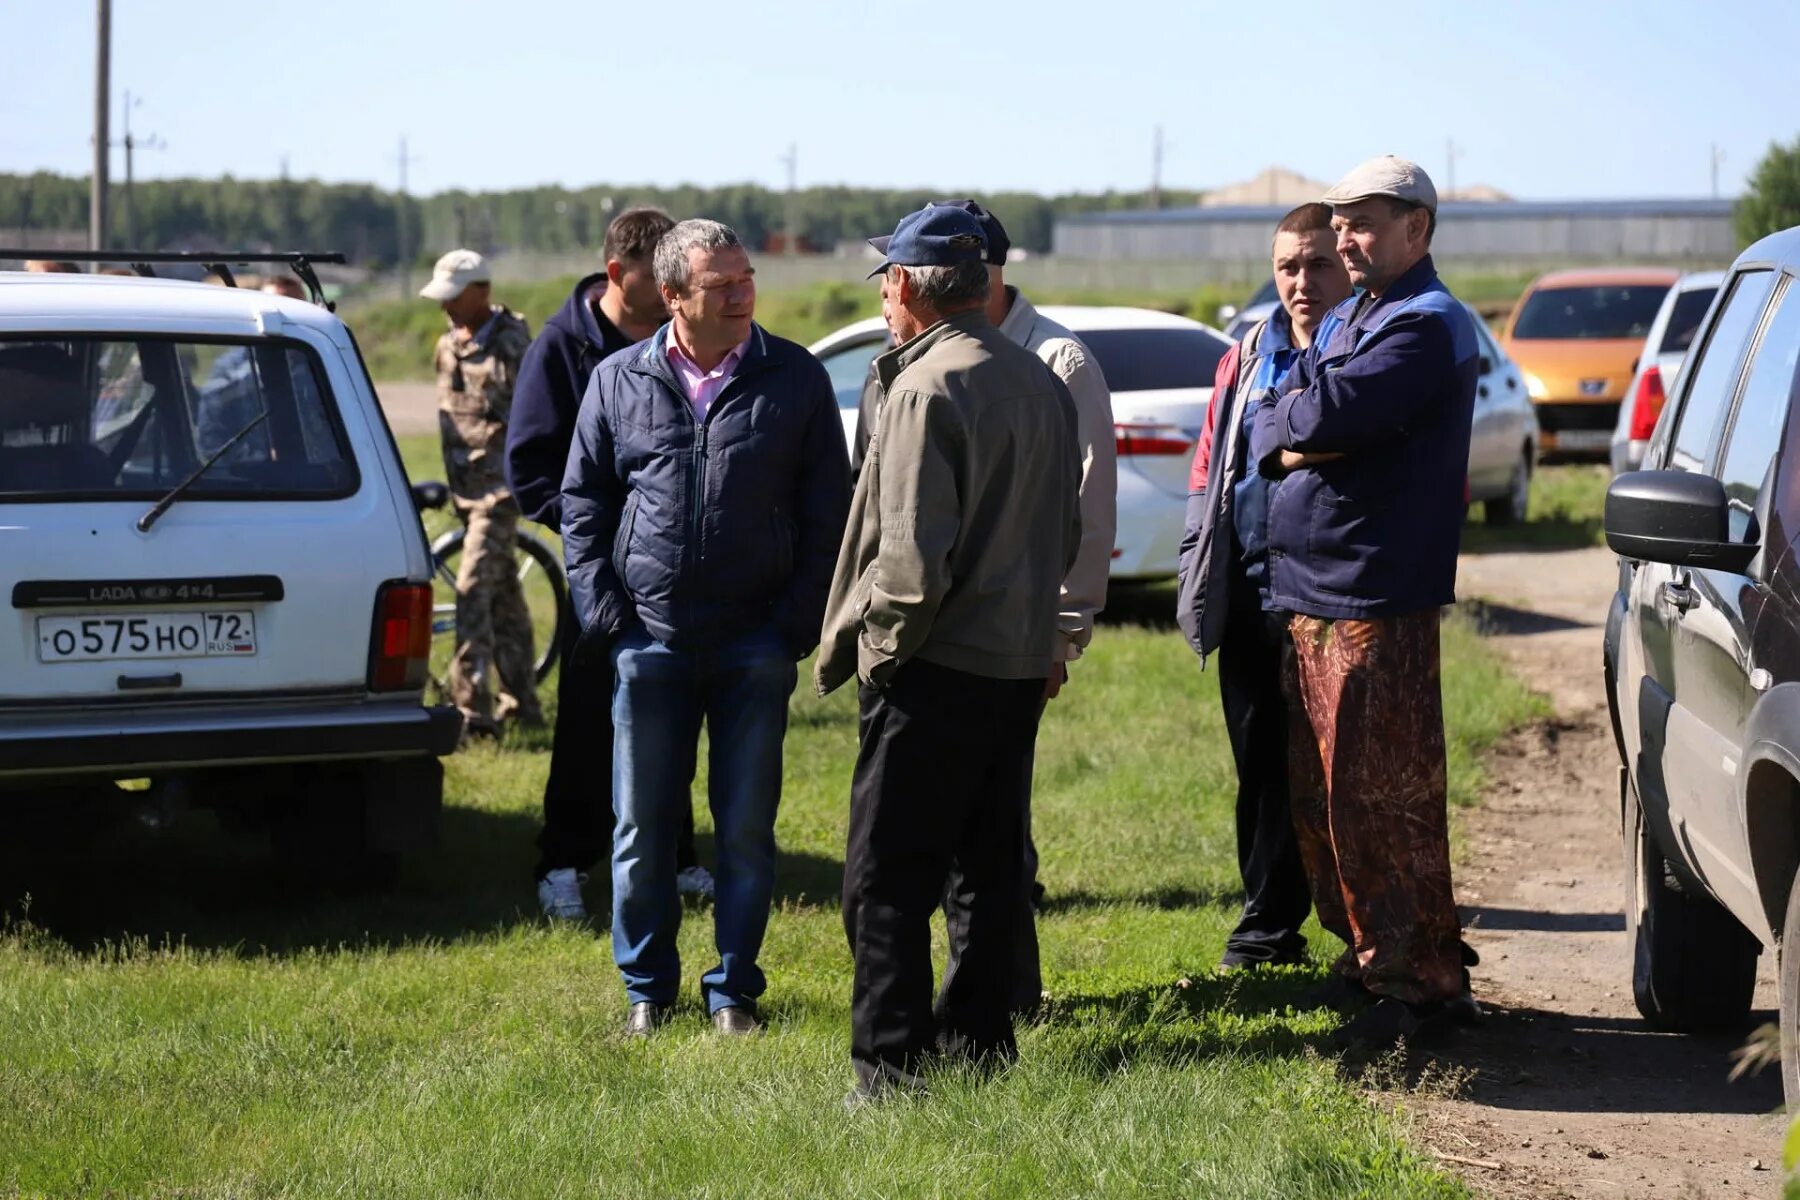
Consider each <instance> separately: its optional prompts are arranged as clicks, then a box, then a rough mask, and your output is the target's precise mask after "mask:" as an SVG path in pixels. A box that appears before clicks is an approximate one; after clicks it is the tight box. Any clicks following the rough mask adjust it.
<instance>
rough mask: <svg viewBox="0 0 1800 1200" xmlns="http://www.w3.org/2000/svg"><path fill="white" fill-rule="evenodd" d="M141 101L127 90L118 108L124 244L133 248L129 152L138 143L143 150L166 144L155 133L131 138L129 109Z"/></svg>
mask: <svg viewBox="0 0 1800 1200" xmlns="http://www.w3.org/2000/svg"><path fill="white" fill-rule="evenodd" d="M143 102H144V98H143V97H142V96H139V97H138V98H137V99H136V100H133V99H132V98H131V92H130V91H129V90H127V91H126V93H125V102H124V104H123V105H121V106H120V108H119V116H120V119H121V121H122V122H123V124H124V132H125V137H124V139H123V144H124V146H125V244H126V245H127V246H128V247H131V248H133V249H136V248H137V202H136V199H135V198H134V194H133V192H132V190H131V152H132V151H133V150H134V149H135V148H137V147H138V146H139V145H142V147H143V148H144V149H145V150H161V149H162V148H163V147H164V146H165V145H167V144H168V143H166V142H164V141H163V140H162V139H161V138H160V137H157V136H156V135H155V134H151V135H150V136H149V137H147V138H145V139H144V140H143V142H141V143H139V142H136V141H134V140H132V136H131V110H132V109H133V108H136V107H137V106H138V105H140V104H142V103H143Z"/></svg>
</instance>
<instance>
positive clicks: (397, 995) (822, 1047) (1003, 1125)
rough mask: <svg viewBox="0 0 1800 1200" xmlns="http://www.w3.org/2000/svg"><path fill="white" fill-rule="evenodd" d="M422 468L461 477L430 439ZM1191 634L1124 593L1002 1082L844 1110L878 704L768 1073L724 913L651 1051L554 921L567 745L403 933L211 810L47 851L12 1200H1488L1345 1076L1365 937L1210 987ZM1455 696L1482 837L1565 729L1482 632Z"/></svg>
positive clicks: (1216, 889)
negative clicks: (553, 834)
mask: <svg viewBox="0 0 1800 1200" xmlns="http://www.w3.org/2000/svg"><path fill="white" fill-rule="evenodd" d="M404 444H405V448H406V451H407V456H408V458H409V460H413V461H415V462H418V461H420V460H423V461H424V462H426V463H428V462H429V461H430V460H431V457H432V451H431V446H430V444H429V439H428V438H427V439H418V438H415V439H407V440H406V442H405V443H404ZM1171 606H1172V590H1171V588H1169V587H1168V586H1166V585H1165V586H1158V587H1149V588H1132V589H1124V590H1122V591H1121V593H1120V594H1119V596H1118V597H1117V602H1116V604H1115V609H1116V610H1117V613H1118V619H1117V620H1116V621H1115V622H1114V623H1109V624H1107V625H1105V626H1104V627H1103V628H1102V629H1101V630H1100V631H1099V633H1098V635H1097V637H1096V639H1095V644H1094V647H1093V649H1092V651H1091V652H1090V654H1089V656H1088V657H1087V658H1086V659H1085V660H1084V661H1083V662H1082V663H1080V664H1079V665H1078V666H1077V668H1076V673H1075V677H1074V680H1073V682H1072V683H1071V685H1070V688H1069V690H1068V691H1066V692H1065V694H1064V696H1063V698H1061V699H1059V700H1057V701H1056V702H1055V703H1054V704H1052V705H1051V707H1050V710H1049V712H1048V714H1047V716H1046V718H1045V722H1044V727H1043V732H1042V735H1041V737H1040V739H1039V743H1038V745H1039V752H1038V768H1037V790H1036V800H1035V806H1036V807H1035V827H1036V831H1037V837H1038V842H1039V846H1040V849H1041V851H1042V855H1043V881H1044V883H1045V885H1046V887H1047V888H1048V890H1049V895H1050V901H1049V904H1048V905H1047V908H1046V911H1045V913H1044V914H1043V916H1042V918H1041V920H1040V930H1041V936H1042V943H1043V958H1044V971H1045V979H1046V985H1047V987H1048V988H1049V989H1050V991H1051V992H1052V994H1053V1002H1052V1004H1051V1006H1050V1008H1049V1010H1048V1015H1047V1017H1046V1019H1045V1020H1043V1021H1042V1022H1041V1023H1038V1024H1034V1025H1032V1026H1030V1027H1028V1028H1026V1029H1025V1030H1024V1031H1023V1032H1022V1036H1021V1058H1020V1061H1019V1064H1018V1065H1017V1067H1016V1068H1014V1069H1012V1070H1010V1071H1008V1072H1007V1073H1005V1074H1004V1075H1003V1076H1001V1077H1000V1078H997V1079H994V1080H991V1081H988V1082H985V1083H982V1082H978V1081H975V1080H972V1079H966V1078H957V1077H952V1078H947V1079H944V1080H941V1081H940V1082H939V1083H938V1084H937V1085H936V1087H935V1090H934V1094H933V1096H932V1097H931V1098H930V1099H929V1100H927V1101H924V1102H916V1103H915V1102H903V1103H899V1104H896V1105H894V1106H891V1107H887V1108H883V1109H879V1110H874V1111H867V1112H863V1113H860V1114H857V1115H856V1116H854V1117H847V1116H846V1115H845V1114H844V1113H843V1112H842V1110H841V1109H840V1108H839V1106H838V1101H839V1099H840V1097H841V1096H842V1094H843V1092H844V1090H845V1088H846V1087H847V1085H848V1082H849V1070H848V1060H847V1033H848V1029H847V1026H848V999H849V956H848V952H847V950H846V949H845V946H844V939H843V931H842V927H841V924H840V921H839V917H838V911H837V906H836V897H837V892H838V888H839V879H840V872H841V861H842V853H843V843H844V834H845V818H846V810H847V806H848V782H849V777H850V770H851V765H852V763H853V761H854V756H855V746H856V726H855V704H854V698H853V696H851V695H850V694H848V693H847V692H842V691H841V692H839V693H838V694H836V695H833V696H831V697H829V698H826V699H823V700H821V699H818V698H815V697H814V696H812V695H811V693H810V691H809V690H808V689H807V688H806V687H805V686H804V685H803V686H802V689H801V690H800V692H799V693H797V694H796V696H795V697H794V699H793V701H792V703H791V706H790V721H791V730H790V734H789V738H788V743H787V771H786V785H785V791H784V795H783V801H782V809H781V815H780V819H779V822H778V826H777V833H778V837H779V841H780V845H781V860H780V864H779V878H778V901H777V903H778V911H777V912H776V913H775V915H774V917H773V920H772V922H771V925H770V929H769V937H768V944H767V947H766V951H765V954H764V958H763V965H764V967H765V969H766V970H767V972H768V975H769V979H770V990H769V993H768V996H767V997H766V1012H767V1016H768V1018H769V1023H770V1032H769V1033H768V1035H767V1036H765V1037H763V1038H760V1039H758V1040H755V1041H753V1042H747V1043H729V1044H728V1043H721V1042H719V1041H716V1040H714V1039H713V1038H712V1037H710V1036H709V1034H708V1032H707V1030H706V1026H705V1022H704V1015H703V1010H702V1008H701V1005H700V1003H699V1000H698V997H697V994H696V991H695V989H694V987H693V986H692V985H693V983H694V981H695V979H696V978H697V976H698V974H699V972H700V970H702V969H703V968H704V967H705V966H707V965H709V964H710V961H711V960H710V959H709V958H708V953H709V951H710V928H709V924H710V923H709V920H708V916H709V913H708V910H707V909H705V908H704V907H690V908H689V909H688V910H687V918H688V919H687V921H686V922H685V924H684V927H683V930H682V936H681V946H682V951H683V962H684V964H685V971H686V974H687V976H688V979H689V983H690V987H689V989H688V994H687V996H686V997H685V998H684V1000H683V1002H682V1006H681V1008H680V1011H679V1012H678V1015H677V1019H676V1021H675V1023H674V1024H673V1025H672V1026H670V1027H669V1028H668V1029H666V1030H665V1031H664V1032H663V1033H662V1034H661V1035H660V1036H658V1037H657V1038H655V1039H653V1040H652V1041H650V1042H649V1043H648V1044H634V1043H630V1042H627V1041H626V1040H625V1039H624V1038H622V1037H621V1036H620V1035H619V1032H618V1029H619V1026H620V1023H621V1021H622V1018H623V1015H624V1008H625V1003H624V996H623V993H622V989H621V988H620V985H619V982H618V978H617V975H616V973H615V972H614V970H613V968H612V966H611V962H610V956H609V953H608V949H607V945H606V940H605V936H604V932H603V931H602V932H599V933H596V932H595V931H593V930H588V929H568V928H557V929H552V928H547V927H545V926H543V925H542V924H540V923H539V922H538V921H537V920H535V919H534V917H533V915H532V914H533V909H534V907H535V904H534V897H533V896H532V894H531V884H530V868H531V863H532V860H533V858H534V851H533V847H532V838H533V837H534V836H535V833H536V830H537V821H538V810H539V802H540V797H541V794H542V787H543V781H544V776H545V772H546V769H547V765H548V755H547V752H546V748H545V745H544V739H542V738H541V737H527V738H515V739H513V740H511V741H509V742H508V743H506V744H504V745H501V746H498V747H495V746H492V745H482V746H478V747H476V748H474V749H471V750H468V751H465V752H463V753H460V754H458V755H456V756H455V757H453V758H452V759H450V760H448V762H447V796H448V809H447V812H446V829H445V840H444V844H443V845H442V846H441V847H440V848H439V849H438V850H436V851H433V852H430V853H425V854H421V855H418V856H416V857H414V858H412V859H410V860H409V861H408V863H407V865H406V868H405V871H404V873H403V876H402V879H401V881H400V884H399V886H398V887H397V889H395V891H393V892H392V893H391V894H388V895H384V896H380V897H373V898H365V899H336V900H334V899H327V898H320V897H317V896H312V897H297V896H293V895H289V894H287V893H286V892H284V891H283V890H282V888H281V887H280V886H279V884H277V883H276V882H275V881H274V880H273V879H272V878H271V876H270V874H269V872H268V870H267V867H266V863H267V859H266V857H265V852H264V850H263V849H262V847H261V846H260V845H259V844H258V843H257V842H255V841H254V840H251V839H244V838H235V837H231V836H228V835H226V834H225V833H223V832H222V831H220V830H219V829H217V828H216V827H215V824H214V822H213V820H212V818H211V817H210V816H209V815H207V814H191V815H189V816H188V817H187V818H185V819H183V820H181V821H177V822H176V823H174V824H173V825H172V826H169V827H167V828H164V829H161V830H153V829H151V828H149V827H147V826H146V825H145V824H144V823H142V822H139V821H123V822H115V823H111V824H107V825H104V826H95V825H90V824H86V823H83V826H82V828H81V831H80V837H79V839H77V840H76V841H74V842H72V843H52V842H49V841H46V840H42V839H40V840H39V841H37V842H35V843H34V842H31V841H30V840H29V839H24V840H21V839H19V838H17V837H14V838H12V839H10V840H9V842H8V843H7V844H6V845H4V846H0V868H3V869H4V873H0V879H4V880H6V881H7V887H8V894H7V896H6V899H7V900H8V901H14V902H16V901H18V900H19V898H20V897H21V895H23V894H24V893H25V892H27V891H28V892H30V893H31V894H32V897H33V898H32V900H31V902H30V907H29V912H28V916H27V918H26V920H25V921H23V922H19V921H17V920H15V922H14V924H13V925H12V926H11V927H10V928H8V929H7V930H5V931H4V932H0V1195H5V1194H8V1193H9V1192H10V1191H18V1192H22V1193H25V1194H37V1193H48V1194H58V1195H94V1196H99V1195H176V1194H179V1195H183V1196H195V1197H198V1196H208V1197H210V1196H220V1197H223V1196H234V1197H251V1196H278V1195H279V1196H286V1195H318V1194H326V1193H329V1194H333V1195H345V1196H380V1197H404V1196H421V1197H423V1196H444V1195H457V1196H465V1195H466V1196H487V1195H491V1196H509V1197H510V1196H538V1195H543V1196H561V1195H569V1196H574V1195H582V1196H589V1195H605V1196H703V1197H705V1196H712V1197H735V1196H751V1195H756V1196H760V1195H771V1194H785V1195H791V1196H796V1197H801V1196H805V1197H812V1196H869V1197H877V1196H879V1197H896V1196H967V1195H983V1196H1021V1197H1024V1196H1030V1197H1037V1196H1059V1197H1060V1196H1108V1197H1111V1196H1170V1195H1177V1194H1180V1195H1192V1196H1207V1197H1214V1196H1221V1197H1235V1196H1270V1197H1273V1196H1280V1197H1321V1198H1323V1197H1343V1196H1365V1197H1389V1196H1462V1195H1465V1192H1464V1191H1463V1189H1462V1188H1461V1186H1460V1185H1459V1184H1457V1183H1456V1182H1455V1181H1454V1180H1452V1179H1450V1178H1448V1177H1447V1176H1445V1175H1444V1174H1442V1173H1441V1172H1440V1171H1439V1170H1438V1169H1437V1168H1436V1166H1435V1165H1434V1164H1433V1163H1432V1162H1430V1161H1429V1159H1428V1157H1427V1156H1426V1155H1425V1154H1424V1153H1423V1152H1422V1149H1421V1148H1420V1147H1419V1146H1417V1145H1415V1144H1413V1143H1411V1142H1409V1140H1408V1133H1407V1124H1406V1119H1405V1113H1404V1108H1403V1106H1402V1108H1401V1109H1400V1110H1399V1111H1397V1112H1396V1111H1387V1110H1384V1109H1383V1108H1380V1107H1377V1106H1374V1105H1371V1104H1370V1103H1368V1102H1367V1100H1366V1099H1365V1098H1364V1097H1363V1096H1362V1095H1361V1094H1360V1093H1359V1091H1358V1089H1357V1087H1356V1086H1355V1085H1354V1084H1353V1083H1352V1082H1349V1081H1346V1080H1345V1079H1344V1078H1343V1077H1341V1076H1340V1074H1339V1072H1338V1070H1337V1069H1336V1068H1335V1066H1334V1064H1333V1063H1332V1062H1331V1061H1330V1060H1329V1059H1326V1058H1322V1057H1320V1056H1319V1055H1318V1054H1317V1053H1316V1051H1315V1047H1317V1046H1319V1045H1320V1044H1321V1042H1322V1040H1323V1038H1324V1036H1325V1035H1327V1034H1328V1033H1329V1031H1330V1029H1331V1027H1332V1023H1333V1021H1334V1018H1332V1017H1330V1016H1329V1015H1328V1014H1327V1013H1325V1012H1323V1011H1318V1010H1302V1009H1299V1008H1297V1007H1296V1004H1297V1002H1298V1001H1299V999H1300V997H1301V995H1302V994H1303V993H1304V991H1305V990H1306V988H1307V987H1308V986H1309V985H1310V984H1311V983H1312V982H1313V981H1315V980H1316V979H1317V978H1318V977H1319V970H1320V967H1321V965H1322V964H1323V963H1324V962H1325V961H1327V960H1329V958H1331V957H1332V956H1333V955H1334V954H1335V953H1336V952H1337V947H1336V944H1335V942H1334V940H1333V939H1331V938H1330V937H1329V936H1328V935H1325V934H1322V933H1320V932H1319V931H1318V930H1317V928H1316V926H1315V927H1313V928H1311V929H1310V930H1309V933H1310V935H1311V937H1312V939H1313V954H1314V962H1313V964H1312V965H1311V966H1309V967H1307V968H1303V969H1301V968H1296V969H1288V970H1284V971H1277V972H1274V973H1271V974H1269V975H1266V976H1264V977H1261V978H1257V979H1251V980H1239V979H1231V980H1221V979H1218V978H1215V977H1214V976H1213V974H1212V972H1211V969H1210V968H1211V966H1212V964H1213V963H1214V962H1216V961H1217V958H1218V955H1219V952H1220V950H1221V948H1222V945H1223V942H1224V937H1225V934H1226V932H1227V931H1228V929H1229V928H1230V926H1231V924H1232V923H1233V921H1234V919H1235V916H1236V909H1237V904H1238V902H1239V894H1238V885H1237V879H1236V868H1235V857H1234V845H1235V842H1234V835H1233V830H1232V771H1231V764H1230V754H1229V750H1228V749H1227V746H1226V743H1225V738H1224V733H1223V730H1222V728H1221V722H1220V717H1219V706H1218V699H1217V690H1216V689H1217V684H1216V682H1215V677H1214V676H1213V675H1212V674H1210V673H1209V674H1202V673H1201V672H1200V671H1199V670H1198V669H1197V667H1196V664H1195V662H1194V659H1193V657H1192V655H1191V654H1190V653H1189V652H1188V650H1187V648H1186V647H1185V645H1184V644H1183V643H1182V641H1181V639H1180V637H1179V636H1178V635H1177V634H1176V633H1175V632H1174V631H1173V628H1172V622H1171V621H1169V620H1168V619H1167V615H1166V614H1168V613H1169V611H1170V608H1171ZM1444 662H1445V701H1446V712H1447V719H1448V725H1449V730H1450V745H1451V759H1450V765H1451V779H1452V792H1453V796H1454V798H1455V800H1456V802H1457V803H1458V804H1463V803H1467V802H1469V801H1470V800H1472V799H1473V798H1474V795H1475V790H1476V787H1477V770H1476V763H1477V756H1478V754H1479V751H1480V749H1481V747H1482V746H1483V745H1484V744H1486V743H1488V742H1489V741H1491V740H1492V739H1493V738H1495V737H1497V736H1499V735H1500V734H1501V733H1503V732H1504V731H1505V730H1506V729H1507V728H1508V727H1510V726H1512V725H1514V724H1516V723H1517V722H1519V721H1521V720H1523V719H1526V718H1528V717H1530V716H1531V715H1533V714H1535V713H1536V712H1538V711H1539V709H1540V704H1541V702H1540V701H1538V700H1536V699H1535V698H1533V697H1532V696H1530V695H1529V694H1528V693H1526V692H1525V691H1524V689H1523V688H1522V687H1521V686H1520V685H1519V684H1518V683H1517V682H1516V681H1514V680H1512V679H1511V678H1510V677H1509V676H1507V675H1506V674H1505V673H1504V672H1503V671H1502V670H1501V669H1500V668H1499V667H1498V665H1497V664H1496V662H1495V661H1494V659H1493V658H1492V657H1491V655H1490V653H1489V652H1488V651H1487V650H1486V649H1485V648H1484V647H1483V646H1482V645H1481V644H1480V642H1479V639H1478V638H1477V637H1475V635H1474V634H1473V632H1472V631H1471V630H1470V628H1469V627H1468V626H1467V625H1466V624H1465V623H1463V622H1460V621H1452V622H1450V623H1449V624H1448V625H1447V626H1446V635H1445V642H1444ZM549 698H550V695H549V693H548V692H546V699H549ZM701 762H702V764H703V765H702V767H701V776H702V778H701V779H700V780H699V781H697V783H696V788H697V789H698V794H704V791H703V789H704V786H705V780H704V775H705V767H704V762H705V759H704V756H702V758H701ZM75 822H76V818H74V817H72V816H71V817H69V819H68V823H69V824H71V825H72V824H75ZM700 828H701V839H700V840H701V854H702V857H703V858H709V857H710V854H711V846H710V836H709V834H710V822H709V821H708V820H707V818H706V817H705V815H704V812H702V813H701V814H700ZM65 833H68V834H69V836H71V837H74V833H73V832H72V831H70V830H65ZM28 847H29V848H28ZM14 859H17V860H19V861H18V862H16V863H15V862H13V861H12V860H14ZM589 895H590V899H591V900H593V901H594V902H596V903H597V904H602V905H603V903H604V888H603V886H590V889H589ZM20 908H21V905H19V904H17V903H14V904H13V909H14V911H15V913H16V912H17V911H19V909H20ZM938 936H939V961H940V962H941V961H942V958H941V953H942V946H941V930H940V931H939V935H938ZM1184 980H1185V981H1188V982H1187V985H1186V986H1182V983H1181V981H1184Z"/></svg>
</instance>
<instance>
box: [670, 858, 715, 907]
mask: <svg viewBox="0 0 1800 1200" xmlns="http://www.w3.org/2000/svg"><path fill="white" fill-rule="evenodd" d="M675 890H676V891H677V892H680V893H681V894H682V895H683V896H704V897H705V898H706V899H708V900H711V899H712V898H713V877H712V873H711V872H710V871H708V870H707V869H706V868H705V867H702V866H692V867H689V868H687V869H686V870H684V871H682V872H681V873H680V874H679V875H677V876H675Z"/></svg>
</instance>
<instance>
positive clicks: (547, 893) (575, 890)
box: [538, 867, 710, 921]
mask: <svg viewBox="0 0 1800 1200" xmlns="http://www.w3.org/2000/svg"><path fill="white" fill-rule="evenodd" d="M586 882H587V876H586V875H583V874H581V873H580V872H578V871H577V870H575V868H574V867H560V868H558V869H557V870H554V871H552V872H550V873H549V874H548V875H546V876H544V877H543V878H542V879H540V880H538V904H539V905H540V906H541V907H542V908H543V910H544V915H545V916H546V917H549V918H550V919H551V920H552V921H585V920H587V915H588V913H587V905H586V904H584V903H582V900H581V885H582V884H584V883H586ZM709 882H710V881H709Z"/></svg>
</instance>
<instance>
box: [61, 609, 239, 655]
mask: <svg viewBox="0 0 1800 1200" xmlns="http://www.w3.org/2000/svg"><path fill="white" fill-rule="evenodd" d="M37 634H38V661H39V662H45V663H61V662H98V661H109V660H113V659H136V658H248V657H250V656H252V655H254V654H255V653H256V617H255V614H253V613H251V612H250V611H249V610H248V609H244V610H239V611H232V612H180V613H121V614H119V615H117V616H104V617H102V616H89V617H39V618H38V622H37Z"/></svg>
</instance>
